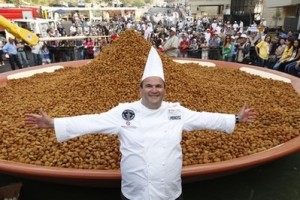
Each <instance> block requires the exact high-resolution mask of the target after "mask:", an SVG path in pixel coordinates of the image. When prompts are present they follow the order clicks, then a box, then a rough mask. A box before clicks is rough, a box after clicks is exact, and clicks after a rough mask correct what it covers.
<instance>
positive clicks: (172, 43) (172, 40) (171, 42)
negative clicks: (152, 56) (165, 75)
mask: <svg viewBox="0 0 300 200" xmlns="http://www.w3.org/2000/svg"><path fill="white" fill-rule="evenodd" d="M178 46H179V39H178V37H177V36H176V35H173V36H172V37H169V39H168V40H167V41H166V43H165V44H164V46H163V49H170V48H176V49H173V50H169V51H166V55H167V56H170V57H177V56H178Z"/></svg>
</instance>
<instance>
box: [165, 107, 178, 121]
mask: <svg viewBox="0 0 300 200" xmlns="http://www.w3.org/2000/svg"><path fill="white" fill-rule="evenodd" d="M168 117H169V120H181V111H180V109H169V110H168Z"/></svg>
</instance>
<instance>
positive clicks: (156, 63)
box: [142, 47, 165, 81]
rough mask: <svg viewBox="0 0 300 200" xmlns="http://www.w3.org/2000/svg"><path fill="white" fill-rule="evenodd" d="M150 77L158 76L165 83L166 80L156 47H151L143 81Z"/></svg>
mask: <svg viewBox="0 0 300 200" xmlns="http://www.w3.org/2000/svg"><path fill="white" fill-rule="evenodd" d="M150 76H158V77H160V78H161V79H162V80H163V81H164V80H165V77H164V70H163V66H162V61H161V59H160V56H159V54H158V53H157V51H156V49H155V48H154V47H151V49H150V52H149V55H148V59H147V63H146V66H145V69H144V74H143V77H142V81H143V80H145V79H146V78H148V77H150Z"/></svg>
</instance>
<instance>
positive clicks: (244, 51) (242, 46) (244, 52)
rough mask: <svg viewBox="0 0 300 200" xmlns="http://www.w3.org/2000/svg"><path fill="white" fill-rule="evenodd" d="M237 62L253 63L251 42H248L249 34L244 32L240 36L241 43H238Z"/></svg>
mask: <svg viewBox="0 0 300 200" xmlns="http://www.w3.org/2000/svg"><path fill="white" fill-rule="evenodd" d="M236 62H238V63H244V64H249V63H251V59H250V43H249V42H248V36H247V35H246V34H244V33H243V34H242V35H241V37H240V38H239V43H238V45H237V56H236Z"/></svg>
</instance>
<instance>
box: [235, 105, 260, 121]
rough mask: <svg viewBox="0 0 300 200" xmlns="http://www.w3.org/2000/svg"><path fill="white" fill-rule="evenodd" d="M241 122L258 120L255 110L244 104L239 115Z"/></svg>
mask: <svg viewBox="0 0 300 200" xmlns="http://www.w3.org/2000/svg"><path fill="white" fill-rule="evenodd" d="M238 117H239V122H248V121H252V120H254V119H255V118H256V112H255V109H254V108H249V107H248V106H247V104H244V106H243V107H242V108H241V110H240V112H239V114H238Z"/></svg>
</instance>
